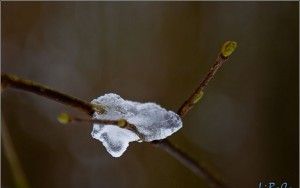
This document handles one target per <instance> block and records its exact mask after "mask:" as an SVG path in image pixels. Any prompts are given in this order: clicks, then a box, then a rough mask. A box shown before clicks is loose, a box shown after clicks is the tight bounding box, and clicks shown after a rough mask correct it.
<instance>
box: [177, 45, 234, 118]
mask: <svg viewBox="0 0 300 188" xmlns="http://www.w3.org/2000/svg"><path fill="white" fill-rule="evenodd" d="M236 47H237V43H236V42H234V41H227V42H225V43H224V44H223V46H222V48H221V52H220V53H219V54H218V56H217V59H216V61H215V63H214V64H213V66H212V67H211V68H210V70H209V71H208V72H207V73H206V75H205V76H204V78H203V79H202V80H201V82H200V84H199V86H198V87H197V89H196V90H195V91H194V92H193V93H192V95H191V96H190V97H189V98H188V99H187V100H186V101H185V102H184V103H183V104H182V106H181V107H180V108H179V110H178V111H177V114H178V115H180V117H182V118H183V117H184V116H185V115H186V114H187V113H188V112H189V111H190V110H191V109H192V108H193V107H194V105H195V104H196V103H197V102H198V101H199V100H200V99H201V97H202V95H203V91H204V89H205V88H206V86H207V85H208V83H209V81H211V80H212V79H213V78H214V76H215V74H216V73H217V71H218V70H219V69H220V68H221V67H222V65H223V64H224V63H225V62H226V60H227V59H228V57H229V56H230V55H231V54H232V53H233V51H234V50H235V49H236Z"/></svg>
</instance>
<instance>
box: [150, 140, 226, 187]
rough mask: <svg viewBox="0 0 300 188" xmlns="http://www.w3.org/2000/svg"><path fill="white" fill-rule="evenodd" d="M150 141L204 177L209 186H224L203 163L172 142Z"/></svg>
mask: <svg viewBox="0 0 300 188" xmlns="http://www.w3.org/2000/svg"><path fill="white" fill-rule="evenodd" d="M152 143H153V144H155V145H156V146H158V147H159V148H161V149H162V150H164V151H166V152H167V153H168V154H170V155H171V156H172V157H174V158H175V159H177V160H178V161H179V162H180V163H182V164H183V165H184V166H185V167H187V168H188V169H190V170H191V171H192V172H193V173H194V174H196V175H197V176H199V177H201V178H202V179H204V180H205V181H206V182H207V184H208V185H209V186H210V187H214V188H221V187H222V188H225V185H224V184H223V183H222V181H221V180H220V179H218V178H216V176H215V175H213V174H212V173H211V172H210V171H208V170H207V169H206V168H205V167H204V165H202V164H200V163H198V162H197V161H195V160H194V159H193V158H191V157H190V156H189V155H188V154H187V153H185V152H183V151H182V150H180V149H179V148H177V147H176V146H175V145H174V144H172V143H171V142H170V141H169V140H167V139H164V140H157V141H154V142H152Z"/></svg>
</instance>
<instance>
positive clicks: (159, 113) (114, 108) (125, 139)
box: [91, 93, 182, 157]
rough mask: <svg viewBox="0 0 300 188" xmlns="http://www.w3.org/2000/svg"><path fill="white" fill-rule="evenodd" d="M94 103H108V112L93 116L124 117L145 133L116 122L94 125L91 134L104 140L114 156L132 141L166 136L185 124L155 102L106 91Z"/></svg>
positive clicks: (104, 143) (120, 153) (147, 140)
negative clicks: (132, 98) (130, 99)
mask: <svg viewBox="0 0 300 188" xmlns="http://www.w3.org/2000/svg"><path fill="white" fill-rule="evenodd" d="M92 104H96V105H99V104H100V105H102V106H105V108H106V109H105V110H106V112H105V113H103V114H101V113H98V112H95V113H94V115H93V118H94V119H110V120H118V119H125V120H127V122H128V123H130V124H132V125H134V126H135V127H136V129H137V131H138V132H139V133H140V135H142V137H143V138H140V137H141V136H138V135H137V134H136V133H134V132H132V131H130V130H128V129H123V128H120V127H118V126H115V125H102V124H94V126H93V131H92V133H91V134H92V137H93V138H95V139H97V140H99V141H101V142H102V144H103V145H104V147H105V148H106V150H107V151H108V152H109V153H110V154H111V155H112V156H113V157H120V156H121V155H122V154H123V153H124V152H125V150H126V149H127V147H128V145H129V142H133V141H139V142H140V141H145V142H151V141H153V140H161V139H164V138H166V137H168V136H170V135H171V134H173V133H174V132H176V131H178V130H179V129H180V128H181V127H182V121H181V119H180V117H179V116H178V115H177V114H176V113H174V112H172V111H167V110H166V109H164V108H162V107H160V106H159V105H157V104H155V103H139V102H133V101H129V100H124V99H122V98H121V97H120V96H119V95H116V94H112V93H110V94H105V95H103V96H101V97H99V98H97V99H94V100H93V101H92Z"/></svg>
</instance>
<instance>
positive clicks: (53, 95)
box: [1, 74, 104, 115]
mask: <svg viewBox="0 0 300 188" xmlns="http://www.w3.org/2000/svg"><path fill="white" fill-rule="evenodd" d="M6 87H13V88H16V89H21V90H25V91H28V92H31V93H35V94H37V95H40V96H43V97H46V98H49V99H52V100H55V101H57V102H60V103H62V104H65V105H68V106H72V107H74V108H77V109H80V110H82V111H84V112H86V113H88V114H89V115H92V114H93V113H94V111H96V110H98V111H104V108H103V107H101V106H94V105H92V104H91V103H88V102H85V101H82V100H80V99H78V98H75V97H72V96H70V95H67V94H64V93H61V92H59V91H55V90H53V89H50V88H48V87H46V86H44V85H42V84H39V83H36V82H34V81H31V80H26V79H23V78H19V77H17V76H15V75H11V74H1V89H3V88H6Z"/></svg>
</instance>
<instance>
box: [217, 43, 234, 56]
mask: <svg viewBox="0 0 300 188" xmlns="http://www.w3.org/2000/svg"><path fill="white" fill-rule="evenodd" d="M236 47H237V42H235V41H227V42H225V43H224V44H223V46H222V49H221V54H222V55H223V56H224V57H229V56H230V55H231V54H232V53H233V52H234V51H235V49H236Z"/></svg>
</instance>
